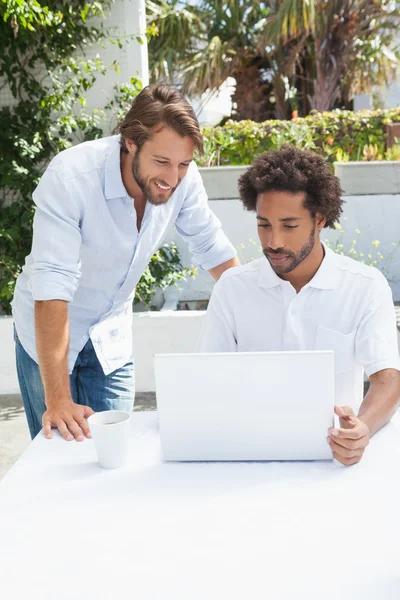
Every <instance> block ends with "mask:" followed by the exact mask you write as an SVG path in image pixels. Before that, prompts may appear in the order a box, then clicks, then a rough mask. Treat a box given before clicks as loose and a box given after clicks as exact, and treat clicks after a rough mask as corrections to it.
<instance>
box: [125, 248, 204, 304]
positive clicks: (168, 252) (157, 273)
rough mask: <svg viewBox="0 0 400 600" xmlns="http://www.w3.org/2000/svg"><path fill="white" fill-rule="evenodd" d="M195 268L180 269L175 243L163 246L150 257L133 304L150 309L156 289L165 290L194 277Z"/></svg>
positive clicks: (137, 287)
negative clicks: (142, 305)
mask: <svg viewBox="0 0 400 600" xmlns="http://www.w3.org/2000/svg"><path fill="white" fill-rule="evenodd" d="M196 273H197V271H196V269H195V268H188V267H182V264H181V261H180V256H179V250H178V247H177V245H176V244H175V243H173V242H172V243H171V244H164V245H163V246H162V247H161V248H160V249H159V250H157V252H156V253H155V254H154V255H153V256H152V258H151V261H150V263H149V265H148V266H147V267H146V270H145V272H144V273H143V275H142V277H141V279H140V281H139V283H138V285H137V286H136V290H135V299H134V304H139V302H140V303H141V304H144V305H145V306H147V307H150V308H152V304H151V301H152V298H153V296H154V294H155V293H156V288H160V289H162V290H166V289H167V288H168V287H171V286H173V285H176V284H177V282H178V281H182V280H185V279H186V278H187V277H194V276H195V275H196Z"/></svg>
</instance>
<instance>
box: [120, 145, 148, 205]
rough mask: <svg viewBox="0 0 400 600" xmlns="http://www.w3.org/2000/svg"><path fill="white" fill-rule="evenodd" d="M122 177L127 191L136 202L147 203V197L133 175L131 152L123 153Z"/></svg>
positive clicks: (121, 162)
mask: <svg viewBox="0 0 400 600" xmlns="http://www.w3.org/2000/svg"><path fill="white" fill-rule="evenodd" d="M120 164H121V177H122V182H123V184H124V186H125V189H126V191H127V192H128V194H129V195H130V197H131V198H134V200H135V202H144V203H145V202H146V198H145V195H144V193H143V191H142V189H141V188H140V186H139V185H138V183H137V181H136V179H135V178H134V176H133V173H132V156H131V155H130V154H129V152H122V151H121V159H120Z"/></svg>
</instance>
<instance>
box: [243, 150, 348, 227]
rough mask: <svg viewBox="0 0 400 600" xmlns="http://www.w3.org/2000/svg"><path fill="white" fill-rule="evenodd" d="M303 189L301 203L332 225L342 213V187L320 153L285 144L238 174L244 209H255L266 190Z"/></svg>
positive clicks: (293, 191) (297, 191) (295, 190)
mask: <svg viewBox="0 0 400 600" xmlns="http://www.w3.org/2000/svg"><path fill="white" fill-rule="evenodd" d="M272 190H273V191H283V192H289V193H293V194H296V193H299V192H304V193H305V201H304V207H305V208H307V209H308V210H309V211H310V213H311V215H312V216H313V217H315V216H316V215H317V213H318V214H320V215H321V216H322V217H323V218H324V219H326V224H325V227H332V228H333V227H334V226H335V222H336V221H338V219H339V217H340V215H341V213H342V205H343V200H342V199H341V195H342V194H343V190H342V188H341V187H340V181H339V179H338V178H337V177H336V176H335V175H333V173H332V171H331V170H330V168H329V166H328V165H327V163H326V162H325V161H324V159H323V158H322V157H321V156H318V154H315V152H309V151H308V150H299V149H298V148H295V147H294V146H289V145H288V144H284V145H283V146H281V148H280V149H279V150H272V151H270V152H264V153H263V154H261V155H260V156H258V157H257V158H256V159H255V160H254V162H253V164H252V165H251V166H250V167H249V168H248V169H247V171H246V172H245V173H244V174H243V175H242V176H241V177H240V178H239V193H240V199H241V201H242V202H243V205H244V207H245V208H246V209H247V210H256V202H257V196H258V194H263V193H264V192H268V191H272Z"/></svg>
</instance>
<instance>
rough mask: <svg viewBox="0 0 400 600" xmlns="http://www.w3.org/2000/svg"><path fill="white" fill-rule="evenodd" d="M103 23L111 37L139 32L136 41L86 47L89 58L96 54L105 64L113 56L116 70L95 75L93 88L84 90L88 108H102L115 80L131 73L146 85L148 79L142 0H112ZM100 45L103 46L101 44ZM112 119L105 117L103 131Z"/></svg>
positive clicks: (109, 127)
mask: <svg viewBox="0 0 400 600" xmlns="http://www.w3.org/2000/svg"><path fill="white" fill-rule="evenodd" d="M102 22H103V24H104V27H105V28H107V29H111V37H112V38H114V39H117V38H120V39H121V40H124V39H125V40H127V39H129V36H135V38H136V36H138V35H140V36H141V39H142V41H143V43H142V44H140V43H139V42H138V41H136V39H133V40H131V41H129V42H127V43H124V44H123V47H122V48H118V45H117V44H110V43H106V44H102V45H96V46H93V47H92V48H89V49H88V51H87V57H88V58H93V57H94V56H96V54H98V55H99V56H100V58H101V59H102V61H103V62H104V63H105V64H112V63H113V62H114V60H116V61H117V62H118V64H119V68H120V73H116V72H115V71H113V70H109V71H108V72H107V75H106V76H105V77H102V76H101V75H99V76H98V78H97V81H96V83H95V85H94V86H93V88H92V89H91V90H89V91H88V92H87V94H86V98H87V107H88V111H89V112H90V111H92V110H93V109H95V108H103V107H104V106H105V105H106V104H107V102H109V101H110V100H111V98H112V97H113V87H114V85H115V84H116V83H126V82H128V81H129V80H130V78H131V77H137V78H138V79H140V80H141V81H142V83H143V85H147V84H148V83H149V68H148V54H147V41H146V37H145V35H144V34H145V32H146V13H145V0H116V1H115V2H114V3H113V4H112V5H111V11H110V13H109V14H107V19H106V20H103V21H102ZM103 46H104V47H103ZM115 125H116V123H114V122H112V121H109V120H107V121H106V122H105V123H104V124H102V127H103V130H104V133H105V134H109V133H111V131H112V130H113V128H114V127H115Z"/></svg>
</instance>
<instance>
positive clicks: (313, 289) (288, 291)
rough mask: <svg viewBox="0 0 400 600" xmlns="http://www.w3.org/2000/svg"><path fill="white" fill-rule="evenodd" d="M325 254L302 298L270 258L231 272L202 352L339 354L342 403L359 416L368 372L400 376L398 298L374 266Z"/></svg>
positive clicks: (214, 300) (214, 299)
mask: <svg viewBox="0 0 400 600" xmlns="http://www.w3.org/2000/svg"><path fill="white" fill-rule="evenodd" d="M324 248H325V257H324V259H323V261H322V263H321V266H320V268H319V269H318V271H317V273H316V274H315V275H314V277H313V279H312V280H311V281H310V282H309V283H308V284H307V285H305V286H304V287H303V288H302V289H301V290H300V292H299V293H298V294H297V293H296V290H295V289H294V288H293V286H292V285H291V284H290V283H289V282H288V281H284V280H283V279H281V278H280V277H278V275H276V273H275V272H274V271H273V269H272V267H271V265H270V264H269V262H268V260H267V259H266V258H264V257H263V258H260V259H259V260H256V261H254V262H252V263H249V264H246V265H243V266H240V267H235V268H233V269H229V270H228V271H226V272H225V273H224V274H223V275H222V277H221V278H220V280H219V282H218V283H217V284H216V285H215V287H214V291H213V294H212V296H211V300H210V303H209V307H208V311H207V317H206V324H205V328H204V331H203V334H202V337H201V340H200V343H199V351H202V352H236V351H238V352H251V351H260V352H261V351H280V350H334V352H335V388H336V390H335V395H336V403H337V404H340V405H348V406H352V407H353V409H354V410H358V408H359V406H360V404H361V402H362V399H363V387H362V384H363V370H365V372H366V373H367V375H368V376H370V375H372V374H373V373H376V372H377V371H381V370H382V369H388V368H394V369H398V370H400V359H399V352H398V345H397V329H396V317H395V311H394V306H393V300H392V293H391V290H390V287H389V285H388V283H387V281H386V279H385V277H384V276H383V275H382V273H381V272H380V271H378V270H377V269H375V268H374V267H369V266H366V265H364V264H362V263H360V262H357V261H355V260H353V259H351V258H348V257H345V256H341V255H338V254H336V253H334V252H333V251H332V250H330V249H329V248H326V247H325V246H324ZM349 389H350V390H352V391H353V393H352V397H351V398H349V397H348V396H349V393H348V390H349Z"/></svg>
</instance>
